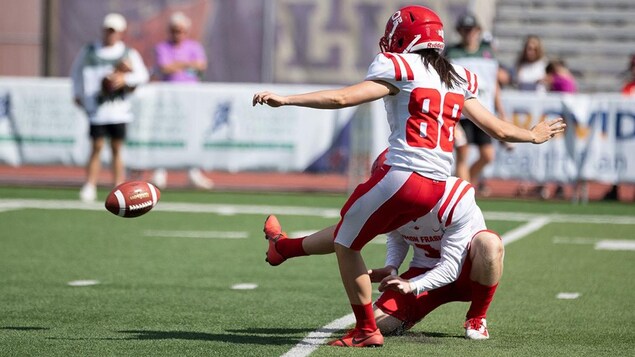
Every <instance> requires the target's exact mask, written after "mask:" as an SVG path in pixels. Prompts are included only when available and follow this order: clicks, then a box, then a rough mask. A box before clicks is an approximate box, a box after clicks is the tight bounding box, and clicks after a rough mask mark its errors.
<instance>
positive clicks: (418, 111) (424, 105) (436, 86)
mask: <svg viewBox="0 0 635 357" xmlns="http://www.w3.org/2000/svg"><path fill="white" fill-rule="evenodd" d="M379 46H380V49H381V50H382V51H383V52H382V53H380V54H378V55H377V56H376V57H375V59H374V60H373V62H372V63H371V64H370V67H369V69H368V74H367V75H366V79H365V80H364V81H363V82H360V83H357V84H354V85H352V86H348V87H344V88H340V89H334V90H324V91H317V92H311V93H304V94H298V95H289V96H281V95H278V94H275V93H271V92H260V93H256V94H254V97H253V100H252V104H253V105H256V104H267V105H269V106H271V107H280V106H285V105H294V106H302V107H310V108H318V109H338V108H344V107H350V106H354V105H359V104H362V103H366V102H370V101H373V100H376V99H380V98H383V99H384V102H385V106H386V111H387V119H388V123H389V125H390V128H391V134H390V136H389V139H388V141H389V150H388V154H387V156H386V164H387V165H388V166H389V167H390V169H389V170H379V171H377V173H376V174H375V175H373V176H371V177H370V179H369V180H368V181H366V182H365V183H362V184H360V185H359V186H357V188H356V189H355V191H354V192H353V193H352V194H351V196H350V197H349V199H348V200H347V202H346V203H345V204H344V207H343V208H342V211H341V219H340V221H339V223H338V224H337V227H336V229H335V240H334V244H335V247H334V249H335V254H336V256H337V262H338V266H339V271H340V276H341V278H342V283H343V285H344V288H345V290H346V294H347V296H348V299H349V302H350V304H351V307H352V309H353V313H354V315H355V319H356V324H355V328H354V329H353V330H351V331H350V332H349V333H348V334H346V336H344V337H343V338H341V339H339V340H337V341H334V342H333V346H346V347H348V346H355V347H365V346H381V345H383V336H382V334H381V332H380V331H379V329H378V328H377V325H376V323H375V318H374V315H373V307H372V301H371V292H372V291H371V289H372V287H371V281H370V276H369V275H368V270H367V269H366V266H365V264H364V260H363V258H362V255H361V253H360V250H361V249H362V247H363V246H364V245H365V244H366V243H368V241H370V240H371V239H373V238H374V237H375V236H377V235H378V234H382V233H386V232H390V231H392V230H394V229H396V228H398V227H401V226H402V225H404V224H405V223H407V222H408V221H411V220H413V219H416V218H418V217H421V216H423V215H425V214H426V213H428V212H429V211H430V209H432V207H433V206H434V205H435V204H436V203H437V202H438V201H439V199H440V198H441V196H442V195H443V191H444V188H445V180H446V179H447V178H448V176H449V175H450V171H451V168H452V166H453V163H454V159H453V157H452V150H453V145H454V143H453V136H452V133H453V132H454V125H455V124H456V122H457V121H458V119H459V118H460V114H461V112H463V113H464V114H465V115H466V116H467V117H469V118H471V120H473V121H474V123H476V124H477V125H478V126H479V127H481V128H483V130H485V131H486V132H487V133H488V134H490V135H491V136H492V137H494V138H496V139H498V140H501V141H507V142H532V143H535V144H539V143H543V142H545V141H547V140H549V139H550V138H552V137H553V136H555V135H556V134H558V133H560V132H563V131H564V127H565V125H564V123H563V120H562V118H558V119H555V120H552V121H546V122H541V123H539V124H538V125H536V126H535V127H533V128H532V129H531V130H526V129H523V128H520V127H516V126H514V125H513V124H509V123H506V122H503V121H501V120H499V119H498V118H496V117H495V116H494V115H493V114H491V113H490V112H489V111H488V110H487V109H485V108H484V107H483V106H482V105H481V104H480V103H479V102H478V100H477V99H476V93H477V91H478V80H477V78H476V76H475V75H474V74H472V73H471V72H470V71H468V70H467V69H465V68H463V67H461V66H458V65H452V64H450V63H449V62H448V61H447V60H446V59H445V58H444V57H443V56H441V54H440V51H441V50H442V49H443V47H444V43H443V24H442V23H441V20H440V19H439V17H438V16H437V14H435V13H434V12H433V11H432V10H430V9H428V8H425V7H422V6H408V7H404V8H402V9H400V10H399V11H397V12H396V13H394V14H393V15H392V16H391V18H390V19H389V20H388V23H387V25H386V31H385V34H384V36H383V37H382V38H381V39H380V42H379ZM379 217H380V219H377V218H379Z"/></svg>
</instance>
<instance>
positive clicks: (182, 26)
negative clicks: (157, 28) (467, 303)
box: [152, 12, 214, 190]
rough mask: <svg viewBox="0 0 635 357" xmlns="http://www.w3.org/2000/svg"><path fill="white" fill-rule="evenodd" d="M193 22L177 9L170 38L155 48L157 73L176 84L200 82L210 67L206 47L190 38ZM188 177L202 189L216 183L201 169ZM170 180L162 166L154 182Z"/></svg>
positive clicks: (164, 184) (162, 183)
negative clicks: (208, 66)
mask: <svg viewBox="0 0 635 357" xmlns="http://www.w3.org/2000/svg"><path fill="white" fill-rule="evenodd" d="M191 25H192V22H191V21H190V19H189V18H188V17H187V16H186V15H185V14H184V13H182V12H175V13H174V14H172V16H171V17H170V24H169V27H168V40H167V41H164V42H161V43H159V44H158V45H157V46H156V48H155V54H156V61H155V62H156V67H157V68H156V73H155V76H157V77H158V78H159V79H160V80H162V81H165V82H172V83H197V82H199V81H200V80H201V78H202V76H203V72H204V71H205V69H206V68H207V57H206V56H205V50H204V49H203V46H201V44H200V43H198V42H197V41H195V40H192V39H189V38H188V34H189V31H190V27H191ZM188 177H189V179H190V182H191V183H192V184H193V185H194V186H196V187H198V188H202V189H205V190H209V189H211V188H212V187H213V186H214V184H213V182H212V181H211V180H210V179H209V178H207V177H206V176H205V175H204V174H203V172H202V171H201V170H200V169H199V168H190V169H189V171H188ZM167 179H168V174H167V171H166V170H165V169H163V168H160V169H157V170H155V171H154V175H153V178H152V182H153V183H154V184H155V185H157V187H159V188H164V187H165V186H166V185H167Z"/></svg>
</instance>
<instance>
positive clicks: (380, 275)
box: [368, 266, 397, 283]
mask: <svg viewBox="0 0 635 357" xmlns="http://www.w3.org/2000/svg"><path fill="white" fill-rule="evenodd" d="M368 275H370V281H371V282H373V283H379V282H380V281H382V280H383V279H384V278H385V277H387V276H396V275H397V269H395V268H394V267H391V266H387V267H383V268H379V269H371V270H369V271H368Z"/></svg>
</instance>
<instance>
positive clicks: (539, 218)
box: [0, 187, 635, 356]
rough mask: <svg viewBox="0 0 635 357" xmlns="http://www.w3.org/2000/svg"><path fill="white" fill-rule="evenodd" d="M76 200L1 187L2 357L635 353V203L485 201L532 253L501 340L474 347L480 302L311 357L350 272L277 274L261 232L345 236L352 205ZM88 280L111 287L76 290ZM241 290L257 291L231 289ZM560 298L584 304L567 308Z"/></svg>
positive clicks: (341, 309)
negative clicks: (109, 207) (115, 206)
mask: <svg viewBox="0 0 635 357" xmlns="http://www.w3.org/2000/svg"><path fill="white" fill-rule="evenodd" d="M105 195H106V193H105V192H104V191H101V192H100V199H104V198H105ZM76 196H77V191H76V190H68V189H56V190H54V189H33V188H10V187H6V188H0V227H1V234H0V279H1V283H0V355H2V356H104V355H117V356H280V355H283V354H285V353H287V352H289V351H291V353H290V354H293V355H295V356H304V355H306V351H309V350H311V351H312V353H311V356H332V355H337V356H406V355H412V356H414V355H417V356H632V355H633V354H634V352H633V351H635V332H634V331H635V278H634V277H633V276H634V274H635V251H634V250H632V249H633V243H635V205H632V204H630V205H627V204H615V203H613V204H605V203H593V204H590V205H588V206H572V205H570V204H568V203H544V202H532V201H511V200H507V201H494V200H488V201H482V202H480V205H481V207H482V209H483V211H485V217H486V219H487V221H488V225H489V227H490V228H491V229H494V230H498V231H499V232H500V233H501V234H502V235H503V237H505V238H506V239H507V238H510V237H511V238H514V239H517V240H516V241H513V242H511V243H508V245H507V246H506V257H505V273H504V276H503V280H502V281H501V283H500V286H499V289H498V292H497V295H496V297H495V299H494V302H493V303H492V306H491V308H490V311H489V314H488V324H489V330H490V334H491V336H492V337H491V339H490V340H488V341H481V342H476V341H467V340H465V339H463V338H462V335H463V332H464V330H463V328H462V323H463V320H464V315H465V312H466V311H467V303H454V304H449V305H446V306H444V307H442V308H441V309H438V310H437V311H434V312H433V313H432V314H431V315H430V316H428V317H427V318H426V319H425V320H424V321H423V322H422V323H420V324H419V325H417V326H416V327H415V328H414V329H413V330H411V331H409V332H407V333H406V335H404V336H401V337H387V338H386V344H385V346H384V347H382V348H379V349H338V348H333V347H328V346H324V345H319V346H317V347H315V350H312V347H307V346H311V343H315V341H316V338H313V339H310V338H309V339H306V340H305V341H304V342H302V343H301V341H303V339H305V338H306V337H307V336H308V335H309V334H311V333H313V332H314V331H316V330H320V331H322V333H326V334H327V335H328V333H334V334H339V332H338V331H335V330H333V329H329V328H324V326H326V325H329V324H330V323H332V322H333V321H335V320H337V319H339V318H341V317H343V316H345V315H348V314H349V313H350V307H349V305H348V303H347V299H346V296H345V293H344V290H343V288H342V286H341V282H340V280H339V274H338V271H337V264H336V260H335V257H334V256H316V257H308V258H301V259H294V260H289V261H287V262H285V263H284V264H283V265H281V266H279V267H275V268H274V267H270V266H268V265H267V264H266V263H265V262H264V252H265V249H266V244H265V240H264V239H263V235H262V223H263V221H264V219H265V217H266V216H267V214H268V213H275V214H277V215H278V217H279V219H280V221H281V223H282V224H283V227H284V228H285V230H286V231H288V232H290V233H291V234H293V232H298V231H310V230H317V229H319V228H322V227H324V226H326V225H330V224H333V223H335V222H336V219H337V214H338V211H339V208H340V206H341V204H342V203H343V202H344V200H345V197H344V196H339V195H319V194H307V195H302V194H262V193H260V194H259V193H216V192H212V193H201V192H187V191H179V192H169V191H165V192H163V194H162V201H161V202H160V203H159V205H158V206H157V207H156V208H155V210H153V211H152V212H150V213H148V214H147V215H145V216H143V217H139V218H134V219H123V218H119V217H116V216H114V215H112V214H110V213H109V212H107V211H106V210H105V209H103V206H102V205H101V203H97V204H95V205H85V204H80V203H79V202H78V201H76ZM62 207H63V209H60V208H62ZM527 232H528V233H527ZM601 247H608V248H611V247H612V248H613V249H617V250H612V249H596V248H601ZM363 252H364V256H365V259H366V262H367V264H368V266H369V267H380V266H383V254H384V247H383V245H382V244H369V245H368V246H367V247H365V248H364V251H363ZM78 280H96V281H98V282H99V284H97V285H92V286H83V287H74V286H69V285H68V283H69V282H72V281H78ZM236 284H255V285H256V286H257V287H256V288H255V289H251V290H242V289H238V290H237V289H232V286H234V285H236ZM560 293H571V294H572V293H576V294H579V295H578V297H577V298H575V299H559V298H557V296H558V294H560ZM572 296H575V295H569V297H572ZM333 337H335V335H334V336H333ZM317 340H319V338H318V339H317ZM312 341H313V342H312ZM318 342H319V341H318ZM298 344H300V345H301V346H304V347H303V348H300V347H297V345H298ZM302 353H305V354H302Z"/></svg>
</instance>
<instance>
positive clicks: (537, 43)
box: [515, 35, 548, 91]
mask: <svg viewBox="0 0 635 357" xmlns="http://www.w3.org/2000/svg"><path fill="white" fill-rule="evenodd" d="M547 63H548V60H547V57H546V56H545V51H544V48H543V46H542V41H541V40H540V37H538V36H536V35H529V36H527V37H526V38H525V44H524V45H523V50H522V52H520V54H519V55H518V60H517V61H516V76H515V78H516V87H517V88H518V89H519V90H527V91H533V90H537V91H544V90H545V85H544V82H543V81H544V78H545V75H546V73H545V68H546V67H547Z"/></svg>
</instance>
